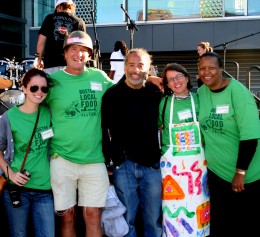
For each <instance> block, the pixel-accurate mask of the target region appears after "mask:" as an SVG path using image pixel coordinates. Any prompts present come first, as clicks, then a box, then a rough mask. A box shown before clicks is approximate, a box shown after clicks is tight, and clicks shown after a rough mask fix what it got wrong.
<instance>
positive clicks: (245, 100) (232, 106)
mask: <svg viewBox="0 0 260 237" xmlns="http://www.w3.org/2000/svg"><path fill="white" fill-rule="evenodd" d="M198 95H199V101H200V113H199V122H200V127H201V130H202V133H203V135H204V140H205V155H206V160H207V165H208V168H209V169H210V170H211V171H213V172H214V173H216V174H217V175H218V176H219V177H221V178H222V179H224V180H226V181H229V182H231V181H232V179H233V177H234V174H235V171H236V164H237V158H238V151H239V142H240V141H242V140H249V139H258V138H260V122H259V115H258V110H257V106H256V103H255V100H254V98H253V96H252V94H251V92H250V91H249V90H248V89H247V88H246V87H245V86H244V85H243V84H241V83H240V82H238V81H236V80H234V79H231V81H230V83H229V84H228V86H227V87H226V88H225V89H224V90H223V91H221V92H218V93H214V92H211V91H210V89H209V88H208V87H207V86H205V85H203V86H202V87H200V88H199V90H198ZM259 145H260V144H259V140H258V146H257V151H256V152H255V155H254V158H253V160H252V161H251V163H250V166H249V168H248V170H247V172H246V176H245V182H246V183H249V182H253V181H255V180H257V179H260V146H259Z"/></svg>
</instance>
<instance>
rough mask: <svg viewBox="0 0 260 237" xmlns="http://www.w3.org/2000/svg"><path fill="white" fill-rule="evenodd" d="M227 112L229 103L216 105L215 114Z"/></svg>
mask: <svg viewBox="0 0 260 237" xmlns="http://www.w3.org/2000/svg"><path fill="white" fill-rule="evenodd" d="M228 113H229V105H217V107H216V114H228Z"/></svg>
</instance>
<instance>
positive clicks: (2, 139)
mask: <svg viewBox="0 0 260 237" xmlns="http://www.w3.org/2000/svg"><path fill="white" fill-rule="evenodd" d="M0 131H1V132H0V151H3V152H4V159H5V160H6V161H7V162H8V163H9V164H10V163H11V162H12V161H13V159H14V141H13V135H12V131H11V126H10V123H9V121H8V118H7V115H6V113H4V114H3V115H2V116H1V117H0ZM2 174H3V171H2V169H1V168H0V175H2Z"/></svg>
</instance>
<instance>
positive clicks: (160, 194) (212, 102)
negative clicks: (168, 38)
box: [0, 0, 260, 237]
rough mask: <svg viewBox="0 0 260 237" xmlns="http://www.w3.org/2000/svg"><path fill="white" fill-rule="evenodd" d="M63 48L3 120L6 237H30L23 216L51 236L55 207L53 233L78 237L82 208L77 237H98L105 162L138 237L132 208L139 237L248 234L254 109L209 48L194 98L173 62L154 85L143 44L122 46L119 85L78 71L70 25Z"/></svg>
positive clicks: (258, 131) (259, 151) (252, 224)
mask: <svg viewBox="0 0 260 237" xmlns="http://www.w3.org/2000/svg"><path fill="white" fill-rule="evenodd" d="M71 2H72V1H71V0H69V1H62V0H57V1H56V5H57V4H58V3H59V4H63V3H66V4H72V3H71ZM59 7H60V6H59V5H57V7H56V9H57V8H59ZM61 18H62V19H64V18H63V17H61ZM40 37H41V36H40V35H39V39H40ZM37 48H38V45H37ZM62 48H63V49H62V50H63V56H64V59H65V64H66V65H65V66H64V67H63V68H62V69H61V70H57V68H56V69H55V70H56V71H54V72H53V73H51V74H47V73H46V72H45V71H43V70H41V69H43V65H41V64H39V65H38V68H32V69H29V70H28V71H27V72H26V74H25V75H24V77H23V79H22V89H23V92H24V94H25V101H24V102H23V103H22V104H20V105H16V106H14V107H12V108H11V109H10V110H8V111H7V112H6V113H5V114H3V116H1V118H0V131H1V132H0V168H1V170H2V172H3V175H4V176H5V177H6V179H7V180H8V185H7V186H6V189H5V190H4V193H3V196H2V198H3V201H4V204H5V207H6V212H7V217H8V221H9V226H10V236H15V237H16V236H26V235H27V222H28V216H29V214H30V213H31V214H32V221H33V226H34V232H35V236H46V237H51V236H55V221H54V219H55V213H56V215H57V216H58V217H59V218H61V230H60V231H61V232H60V234H61V236H63V237H67V236H68V237H73V236H76V224H75V223H76V216H77V211H78V209H77V208H76V207H77V206H79V207H81V210H82V216H83V219H84V223H85V233H86V234H85V236H88V237H101V236H102V235H103V233H102V225H101V214H102V208H103V207H105V203H106V197H107V192H108V187H109V178H108V173H107V169H106V165H107V164H110V163H111V162H112V163H113V177H112V183H113V185H114V187H115V190H116V193H117V195H118V197H119V199H120V201H121V202H122V204H123V205H124V206H125V207H126V213H125V215H124V217H125V220H126V222H127V224H128V226H129V232H128V234H127V235H126V236H128V237H136V236H137V231H136V227H135V219H136V215H137V213H138V208H140V210H141V214H142V219H143V226H144V227H143V229H144V232H143V236H144V237H161V236H165V237H169V236H182V237H187V236H191V237H193V236H209V235H210V237H230V236H241V237H242V236H256V235H257V233H258V226H257V222H258V221H257V218H255V216H253V214H255V213H257V212H258V210H259V211H260V205H258V200H259V198H260V146H259V144H258V140H259V138H260V127H259V126H260V124H259V114H258V109H257V106H256V103H255V101H254V98H253V96H252V94H251V92H250V91H249V90H247V89H246V87H245V86H243V85H242V84H241V83H240V82H238V81H236V80H235V79H233V78H226V77H223V63H222V60H221V58H220V56H219V55H218V54H216V53H214V52H205V53H204V54H202V55H201V56H200V59H199V61H198V75H199V78H200V79H201V81H202V82H203V85H202V86H201V87H200V88H199V89H198V91H197V93H195V92H191V88H192V83H191V77H190V75H189V73H188V72H187V70H186V69H185V68H184V67H183V66H182V65H180V64H175V63H171V64H167V65H166V66H165V68H164V70H163V73H162V80H161V79H160V78H156V77H149V69H150V65H151V56H150V55H149V53H148V52H147V50H145V49H143V48H136V49H131V50H128V52H127V53H125V55H124V63H123V66H124V75H123V76H122V78H120V80H119V81H118V82H117V83H115V81H113V80H111V79H110V78H109V76H108V75H107V74H106V73H105V72H104V71H101V70H99V69H96V68H93V67H86V63H87V62H88V61H89V60H91V57H92V53H93V44H92V40H91V38H90V37H89V35H88V34H87V33H86V32H85V31H84V30H79V29H78V30H73V31H72V32H68V34H66V37H65V38H64V42H63V45H62ZM41 53H42V51H41V52H40V54H41ZM121 53H123V52H121ZM45 65H46V64H45ZM47 65H48V64H47ZM60 66H61V65H60ZM112 71H113V70H112ZM112 74H113V73H111V74H110V77H112ZM161 87H162V88H163V90H161ZM35 124H36V126H35ZM35 127H36V129H34V128H35ZM159 128H160V129H159ZM158 129H159V130H158ZM158 131H160V134H159V135H158ZM32 132H35V133H33V134H34V135H33V139H32V143H31V145H29V146H28V143H29V140H30V137H31V134H32ZM28 149H29V151H28ZM27 152H28V156H27V159H25V153H27ZM24 162H25V163H24ZM23 163H24V164H23ZM23 165H24V168H25V170H22V169H21V167H22V166H23ZM14 191H15V193H14ZM14 194H15V195H16V196H15V195H14ZM17 201H18V202H19V203H20V205H17Z"/></svg>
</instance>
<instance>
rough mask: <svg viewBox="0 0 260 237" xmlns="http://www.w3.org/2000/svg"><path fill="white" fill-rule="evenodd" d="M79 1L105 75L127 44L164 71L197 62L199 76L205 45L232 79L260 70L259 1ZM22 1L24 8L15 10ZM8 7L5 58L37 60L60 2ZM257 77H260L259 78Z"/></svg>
mask: <svg viewBox="0 0 260 237" xmlns="http://www.w3.org/2000/svg"><path fill="white" fill-rule="evenodd" d="M74 1H75V3H76V5H77V10H76V14H77V16H79V17H81V18H83V20H84V21H85V22H86V25H87V32H88V33H89V34H90V36H91V37H92V39H93V41H94V42H95V43H99V49H100V52H101V60H102V65H103V68H102V69H104V70H107V69H108V67H109V60H108V59H109V56H110V54H111V52H112V51H113V47H114V42H115V41H117V40H124V41H125V42H126V43H127V45H128V47H129V48H131V47H143V48H145V49H147V50H148V51H149V52H150V53H151V54H152V55H153V59H154V63H155V64H158V66H159V69H161V68H162V67H163V66H164V64H165V63H166V62H168V61H169V62H170V61H178V62H182V60H192V62H190V64H191V65H189V63H187V62H185V64H186V63H187V66H188V69H189V70H191V72H192V73H193V71H194V73H195V71H196V60H197V58H198V55H197V43H198V42H200V41H209V42H210V43H211V46H212V47H213V48H214V51H216V52H218V53H220V54H221V56H222V57H223V58H224V60H225V61H226V62H227V68H228V67H229V66H228V65H230V69H229V70H230V71H231V72H232V75H233V76H234V77H238V78H237V79H239V80H242V81H243V82H245V80H246V73H247V71H248V68H250V66H251V65H260V57H259V53H260V1H258V0H187V1H183V0H160V1H158V0H143V1H140V0H131V1H129V0H110V1H103V0H87V1H86V0H84V1H83V0H74ZM17 2H19V7H15V10H16V11H13V9H12V6H14V5H15V6H17ZM6 5H9V7H8V6H6V8H4V9H3V8H2V7H1V9H0V23H1V24H0V28H4V30H5V31H4V32H5V34H1V35H2V36H1V38H0V57H12V56H16V57H18V58H19V57H24V58H31V57H33V56H34V54H35V53H36V51H35V50H36V42H37V37H38V31H39V28H40V26H41V23H42V21H43V19H44V18H45V16H46V15H47V14H49V13H52V12H54V0H37V1H35V0H26V1H25V0H9V1H8V2H7V3H6ZM2 22H3V23H4V24H2ZM17 32H18V33H17ZM95 36H96V37H95ZM229 61H231V63H229ZM236 62H238V64H239V65H238V67H237V64H236ZM237 71H238V73H237ZM252 77H253V78H254V77H257V76H255V75H254V73H253V74H252ZM257 86H258V85H257ZM259 86H260V85H259Z"/></svg>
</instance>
